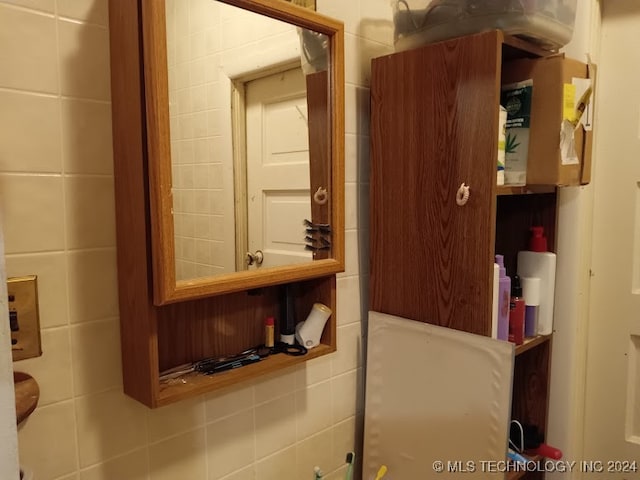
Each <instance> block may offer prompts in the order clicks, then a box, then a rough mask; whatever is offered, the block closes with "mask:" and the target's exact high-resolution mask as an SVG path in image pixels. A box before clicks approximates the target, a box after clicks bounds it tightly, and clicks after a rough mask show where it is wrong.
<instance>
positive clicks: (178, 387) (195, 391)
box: [157, 344, 336, 407]
mask: <svg viewBox="0 0 640 480" xmlns="http://www.w3.org/2000/svg"><path fill="white" fill-rule="evenodd" d="M335 351H336V347H335V346H331V345H324V344H320V345H318V346H317V347H315V348H313V349H311V350H309V352H308V353H307V354H306V355H301V356H297V357H296V356H291V355H285V354H282V353H280V354H277V355H271V356H269V357H267V358H264V359H262V360H260V361H259V362H256V363H252V364H250V365H245V366H243V367H240V368H236V369H233V370H228V371H226V372H220V373H216V374H214V375H202V374H199V373H192V374H188V375H185V376H184V377H181V378H177V379H173V380H170V381H168V382H163V383H160V392H159V396H158V405H157V406H159V407H160V406H163V405H167V404H170V403H173V402H176V401H179V400H182V399H184V398H192V397H194V396H197V395H201V394H203V393H206V392H211V391H213V390H218V389H222V388H226V387H229V386H231V385H235V384H236V383H238V382H241V381H243V380H246V379H250V378H260V377H263V376H265V375H268V374H270V373H273V372H276V371H278V370H282V369H285V368H289V367H292V366H294V365H299V364H301V363H304V362H307V361H309V360H311V359H313V358H317V357H321V356H322V355H326V354H328V353H332V352H335Z"/></svg>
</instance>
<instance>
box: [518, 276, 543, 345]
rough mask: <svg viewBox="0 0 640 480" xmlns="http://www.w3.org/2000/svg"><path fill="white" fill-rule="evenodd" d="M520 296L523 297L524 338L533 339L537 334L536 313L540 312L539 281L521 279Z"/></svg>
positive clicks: (534, 278) (537, 279) (530, 278)
mask: <svg viewBox="0 0 640 480" xmlns="http://www.w3.org/2000/svg"><path fill="white" fill-rule="evenodd" d="M521 282H522V296H523V297H524V306H525V307H524V336H525V337H535V336H536V335H537V334H538V312H539V311H540V279H539V278H536V277H522V278H521Z"/></svg>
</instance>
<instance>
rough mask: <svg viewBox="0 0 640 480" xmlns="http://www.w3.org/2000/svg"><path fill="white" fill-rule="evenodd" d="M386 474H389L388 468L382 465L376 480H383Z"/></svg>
mask: <svg viewBox="0 0 640 480" xmlns="http://www.w3.org/2000/svg"><path fill="white" fill-rule="evenodd" d="M386 474H387V466H386V465H382V466H381V467H380V469H379V470H378V474H377V475H376V480H382V477H384V476H385V475H386Z"/></svg>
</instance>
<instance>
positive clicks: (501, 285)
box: [496, 255, 511, 340]
mask: <svg viewBox="0 0 640 480" xmlns="http://www.w3.org/2000/svg"><path fill="white" fill-rule="evenodd" d="M496 263H497V264H498V268H499V272H500V276H499V278H498V340H509V302H510V299H511V279H510V278H509V277H507V269H506V268H505V267H504V256H502V255H496Z"/></svg>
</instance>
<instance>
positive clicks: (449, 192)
mask: <svg viewBox="0 0 640 480" xmlns="http://www.w3.org/2000/svg"><path fill="white" fill-rule="evenodd" d="M500 48H501V44H500V43H499V33H498V32H489V33H486V34H481V35H474V36H470V37H465V38H461V39H456V40H451V41H447V42H442V43H438V44H434V45H429V46H426V47H422V48H419V49H416V50H410V51H407V52H401V53H397V54H394V55H390V56H386V57H381V58H378V59H375V60H374V61H373V68H372V82H371V96H372V107H371V109H372V110H371V124H372V134H371V139H372V140H371V141H372V149H371V155H372V157H371V161H372V169H371V233H372V238H371V308H372V309H373V310H375V311H379V312H383V313H390V314H393V315H399V316H403V317H407V318H412V319H415V320H419V321H423V322H428V323H433V324H436V325H441V326H446V327H450V328H455V329H458V330H465V331H468V332H473V333H478V334H481V335H489V334H490V329H491V327H490V325H491V284H492V281H491V279H492V264H493V258H492V257H493V249H494V232H495V227H494V225H495V194H494V190H495V185H494V184H495V161H496V160H495V159H496V155H497V141H496V139H497V135H498V130H497V115H498V105H499V86H500V85H499V79H500V73H499V66H500ZM463 182H465V183H466V184H467V185H469V186H470V188H471V195H470V198H469V201H468V203H467V205H465V206H464V207H459V206H458V205H457V204H456V192H457V190H458V187H459V186H460V185H461V184H462V183H463Z"/></svg>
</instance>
